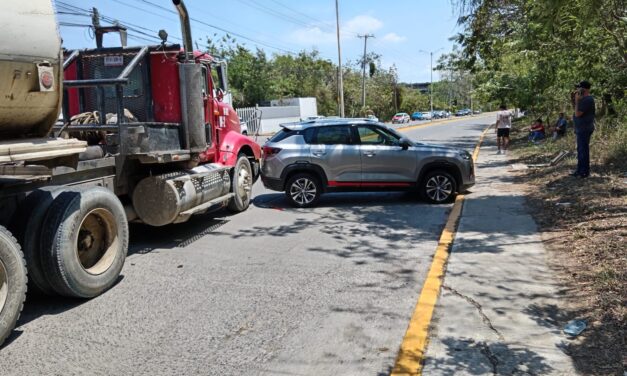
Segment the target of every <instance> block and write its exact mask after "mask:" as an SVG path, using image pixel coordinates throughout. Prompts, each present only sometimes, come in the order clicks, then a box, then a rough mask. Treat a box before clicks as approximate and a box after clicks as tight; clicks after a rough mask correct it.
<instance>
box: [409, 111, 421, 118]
mask: <svg viewBox="0 0 627 376" xmlns="http://www.w3.org/2000/svg"><path fill="white" fill-rule="evenodd" d="M411 119H412V120H422V112H420V111H416V112H414V113H413V114H411Z"/></svg>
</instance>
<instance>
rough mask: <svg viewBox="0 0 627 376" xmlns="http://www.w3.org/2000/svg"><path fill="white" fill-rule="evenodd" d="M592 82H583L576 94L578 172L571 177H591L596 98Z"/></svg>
mask: <svg viewBox="0 0 627 376" xmlns="http://www.w3.org/2000/svg"><path fill="white" fill-rule="evenodd" d="M590 87H591V85H590V82H588V81H581V82H580V83H579V85H577V92H576V93H575V118H574V121H575V134H576V135H577V170H575V171H574V172H573V173H572V174H571V175H573V176H577V177H581V178H587V177H588V176H590V137H591V136H592V132H594V116H595V108H594V97H593V96H591V95H590Z"/></svg>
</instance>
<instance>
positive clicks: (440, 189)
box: [420, 170, 457, 204]
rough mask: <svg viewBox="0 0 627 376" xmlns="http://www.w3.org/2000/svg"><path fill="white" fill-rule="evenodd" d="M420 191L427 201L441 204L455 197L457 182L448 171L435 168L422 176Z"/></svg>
mask: <svg viewBox="0 0 627 376" xmlns="http://www.w3.org/2000/svg"><path fill="white" fill-rule="evenodd" d="M420 191H421V195H422V197H423V198H424V199H425V200H427V201H428V202H430V203H433V204H442V203H445V202H450V201H452V200H453V198H455V192H456V191H457V182H456V181H455V178H453V176H451V174H449V173H448V172H446V171H442V170H436V171H432V172H430V173H428V174H427V175H426V176H425V177H424V179H423V180H422V186H421V187H420Z"/></svg>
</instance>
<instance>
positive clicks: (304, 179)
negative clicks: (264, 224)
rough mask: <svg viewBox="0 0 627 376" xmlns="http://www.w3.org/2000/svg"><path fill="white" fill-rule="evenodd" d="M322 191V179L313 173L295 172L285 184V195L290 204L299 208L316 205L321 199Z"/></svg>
mask: <svg viewBox="0 0 627 376" xmlns="http://www.w3.org/2000/svg"><path fill="white" fill-rule="evenodd" d="M320 193H322V185H321V184H320V179H318V177H316V176H314V175H313V174H309V173H299V174H295V175H293V176H291V177H290V178H289V179H288V180H287V183H286V184H285V196H286V197H287V200H288V201H289V202H290V204H291V205H292V206H294V207H297V208H309V207H312V206H315V205H316V204H317V203H318V200H320Z"/></svg>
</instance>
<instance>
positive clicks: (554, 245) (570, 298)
mask: <svg viewBox="0 0 627 376" xmlns="http://www.w3.org/2000/svg"><path fill="white" fill-rule="evenodd" d="M527 127H528V125H527V124H526V122H525V121H524V120H523V121H520V122H517V123H516V124H515V125H514V129H513V130H512V147H511V150H512V157H511V158H512V163H515V164H521V166H520V167H522V165H531V164H541V163H549V162H550V160H551V158H552V157H553V156H555V155H556V154H557V153H558V152H559V151H561V150H564V151H570V152H571V154H570V156H569V157H567V158H566V159H564V160H563V161H562V162H561V163H560V164H558V165H556V166H549V167H540V168H530V169H526V170H525V169H523V170H519V171H513V172H512V173H513V174H515V175H516V176H517V180H520V182H524V183H525V184H524V185H525V186H526V187H528V188H527V189H528V204H529V205H530V207H531V208H532V211H533V215H534V217H535V220H536V222H537V223H538V226H539V229H540V231H541V232H542V237H543V239H544V242H545V245H546V248H547V249H548V251H549V252H548V257H549V264H550V265H551V266H552V268H553V269H554V270H555V272H556V274H557V276H558V278H559V280H560V282H561V284H562V286H563V289H562V291H561V295H562V304H561V306H560V307H558V308H557V309H556V310H555V312H547V313H546V314H547V319H551V320H555V321H556V322H558V323H559V324H560V325H561V326H563V325H564V324H565V323H566V322H568V321H569V320H571V319H585V320H587V322H588V328H587V329H586V330H585V331H584V332H583V333H582V334H581V335H580V336H579V337H577V338H575V339H572V340H569V341H568V342H567V343H565V345H564V349H563V350H564V351H566V352H567V353H568V354H569V355H571V356H572V358H573V360H574V362H575V366H576V368H577V370H578V371H579V372H581V373H582V374H585V375H620V376H623V374H624V372H625V370H626V369H627V343H626V341H627V166H626V165H625V163H623V165H622V166H617V165H614V164H612V163H608V162H606V161H605V160H603V158H602V154H603V153H602V152H599V150H597V148H599V149H601V148H603V144H602V142H595V141H593V143H592V145H591V159H592V174H591V176H590V177H589V178H587V179H581V178H575V177H571V176H569V173H570V172H571V171H573V170H574V169H575V166H576V163H577V161H576V151H575V148H574V145H575V137H574V134H572V131H571V132H569V134H568V135H567V136H566V137H564V138H563V139H560V140H557V141H552V140H547V141H545V142H544V143H543V144H541V145H534V144H531V143H529V142H528V141H527V130H526V129H527ZM621 169H622V170H623V171H621Z"/></svg>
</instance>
